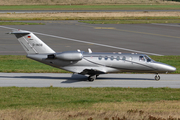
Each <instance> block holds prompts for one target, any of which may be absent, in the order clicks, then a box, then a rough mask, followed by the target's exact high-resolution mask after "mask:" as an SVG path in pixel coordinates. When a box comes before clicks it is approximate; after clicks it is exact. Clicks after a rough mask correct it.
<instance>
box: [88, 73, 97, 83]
mask: <svg viewBox="0 0 180 120" xmlns="http://www.w3.org/2000/svg"><path fill="white" fill-rule="evenodd" d="M98 76H99V75H90V76H89V77H88V80H89V81H90V82H93V81H94V80H95V79H96V78H97V77H98Z"/></svg>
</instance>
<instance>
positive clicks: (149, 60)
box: [139, 55, 153, 62]
mask: <svg viewBox="0 0 180 120" xmlns="http://www.w3.org/2000/svg"><path fill="white" fill-rule="evenodd" d="M139 61H144V62H145V61H147V62H153V60H152V59H151V58H150V57H149V56H147V55H145V56H143V55H142V56H139Z"/></svg>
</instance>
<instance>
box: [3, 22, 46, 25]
mask: <svg viewBox="0 0 180 120" xmlns="http://www.w3.org/2000/svg"><path fill="white" fill-rule="evenodd" d="M0 25H44V23H29V22H0Z"/></svg>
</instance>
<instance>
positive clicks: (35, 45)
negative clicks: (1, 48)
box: [11, 30, 55, 54]
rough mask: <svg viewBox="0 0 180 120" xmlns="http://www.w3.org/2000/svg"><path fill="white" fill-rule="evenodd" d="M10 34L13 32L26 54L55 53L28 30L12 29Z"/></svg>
mask: <svg viewBox="0 0 180 120" xmlns="http://www.w3.org/2000/svg"><path fill="white" fill-rule="evenodd" d="M11 34H14V35H15V36H16V37H17V39H18V41H19V42H20V44H21V45H22V46H23V48H24V50H25V51H26V52H27V54H46V53H48V54H49V53H55V51H54V50H52V49H51V48H50V47H49V46H48V45H46V44H45V43H44V42H43V41H42V40H40V39H39V38H38V37H36V36H35V35H34V34H33V33H32V32H30V31H24V30H14V31H13V32H11Z"/></svg>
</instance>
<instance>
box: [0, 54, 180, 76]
mask: <svg viewBox="0 0 180 120" xmlns="http://www.w3.org/2000/svg"><path fill="white" fill-rule="evenodd" d="M151 58H152V59H154V60H156V61H158V62H163V63H166V64H169V65H172V66H174V67H176V68H177V70H176V72H174V73H178V74H180V56H160V57H159V56H151ZM0 66H1V67H0V72H8V73H9V72H22V73H46V72H48V73H64V72H66V71H64V70H60V69H57V68H53V67H51V66H48V65H44V64H42V63H39V62H37V61H34V60H31V59H28V58H26V57H25V56H20V55H1V56H0Z"/></svg>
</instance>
